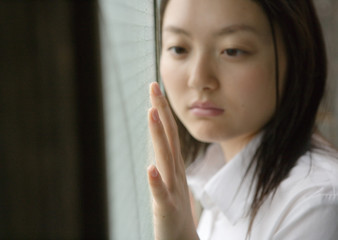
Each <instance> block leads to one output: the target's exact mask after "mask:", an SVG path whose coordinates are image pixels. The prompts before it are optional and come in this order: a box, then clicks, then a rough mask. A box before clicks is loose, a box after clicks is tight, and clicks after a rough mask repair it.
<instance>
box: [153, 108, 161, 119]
mask: <svg viewBox="0 0 338 240" xmlns="http://www.w3.org/2000/svg"><path fill="white" fill-rule="evenodd" d="M151 117H152V118H153V120H154V122H158V120H159V119H160V117H159V116H158V112H157V109H154V110H153V111H152V112H151Z"/></svg>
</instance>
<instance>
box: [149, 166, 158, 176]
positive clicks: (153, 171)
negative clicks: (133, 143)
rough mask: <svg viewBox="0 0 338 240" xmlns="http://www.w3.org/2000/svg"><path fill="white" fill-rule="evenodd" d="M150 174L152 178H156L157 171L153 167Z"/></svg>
mask: <svg viewBox="0 0 338 240" xmlns="http://www.w3.org/2000/svg"><path fill="white" fill-rule="evenodd" d="M150 174H151V176H152V177H157V176H158V171H157V168H156V167H155V166H153V168H152V169H151V172H150Z"/></svg>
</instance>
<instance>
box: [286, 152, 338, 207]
mask: <svg viewBox="0 0 338 240" xmlns="http://www.w3.org/2000/svg"><path fill="white" fill-rule="evenodd" d="M280 189H281V191H282V194H286V195H289V197H292V196H294V197H297V198H299V197H300V196H303V197H307V198H311V197H314V196H316V197H319V196H322V197H323V198H326V197H328V196H330V197H332V198H335V199H336V201H338V154H337V152H335V151H330V150H325V149H313V150H312V151H309V152H307V153H306V154H304V155H303V156H302V157H301V158H300V159H299V160H298V161H297V164H296V166H295V167H294V168H293V169H292V170H291V172H290V174H289V176H288V177H287V178H286V179H285V180H284V181H283V182H282V183H281V185H280Z"/></svg>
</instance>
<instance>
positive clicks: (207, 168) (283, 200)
mask: <svg viewBox="0 0 338 240" xmlns="http://www.w3.org/2000/svg"><path fill="white" fill-rule="evenodd" d="M259 141H260V137H256V138H255V139H253V140H252V141H251V142H250V143H249V144H248V145H247V146H246V147H245V148H244V149H243V150H242V151H241V152H240V153H238V154H237V155H236V156H235V157H234V158H233V159H232V160H231V161H230V162H229V163H227V164H225V159H224V158H223V153H222V150H221V148H220V146H219V145H217V144H212V145H211V146H210V147H209V148H208V150H207V152H206V154H205V156H204V158H203V159H202V158H199V159H197V160H196V161H195V162H194V163H193V164H191V165H190V166H189V167H188V169H187V179H188V185H189V187H190V189H191V191H192V193H193V195H194V197H195V198H196V199H197V200H199V201H200V203H201V205H202V206H203V208H204V210H203V213H202V216H201V218H200V221H199V224H198V228H197V232H198V235H199V237H200V239H201V240H227V239H228V240H245V239H246V234H247V230H248V226H249V217H248V214H247V213H248V211H249V209H250V203H251V201H252V192H253V191H252V192H251V193H250V194H248V193H249V187H250V183H251V179H252V172H249V174H248V175H247V177H246V178H244V181H243V183H242V185H241V182H242V178H243V176H244V174H245V171H246V169H247V167H248V164H249V162H250V160H251V157H252V156H253V154H254V152H255V150H256V148H257V146H258V144H259ZM253 190H254V188H253ZM250 239H251V240H270V239H273V240H338V159H337V155H334V156H332V154H331V155H330V154H326V153H325V152H324V151H319V150H318V151H314V152H312V153H306V154H305V155H304V156H302V157H301V158H300V159H299V160H298V162H297V165H296V166H295V167H294V168H293V169H292V170H291V172H290V175H289V177H287V178H286V179H285V180H283V181H282V183H281V184H280V186H279V187H278V189H277V191H276V194H275V196H274V198H272V199H271V197H270V198H268V199H267V200H266V201H265V202H264V204H263V205H262V206H261V208H260V210H259V212H258V214H257V216H256V218H255V221H254V224H253V227H252V232H251V238H250Z"/></svg>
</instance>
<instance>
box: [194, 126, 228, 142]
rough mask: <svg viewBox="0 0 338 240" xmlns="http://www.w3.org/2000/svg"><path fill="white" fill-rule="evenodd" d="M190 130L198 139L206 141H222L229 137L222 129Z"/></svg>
mask: <svg viewBox="0 0 338 240" xmlns="http://www.w3.org/2000/svg"><path fill="white" fill-rule="evenodd" d="M188 131H189V133H190V134H191V136H193V137H194V138H195V139H196V140H198V141H200V142H205V143H217V142H222V141H224V140H225V139H226V138H227V137H226V136H224V131H221V130H220V129H218V130H217V129H197V130H195V129H188Z"/></svg>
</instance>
